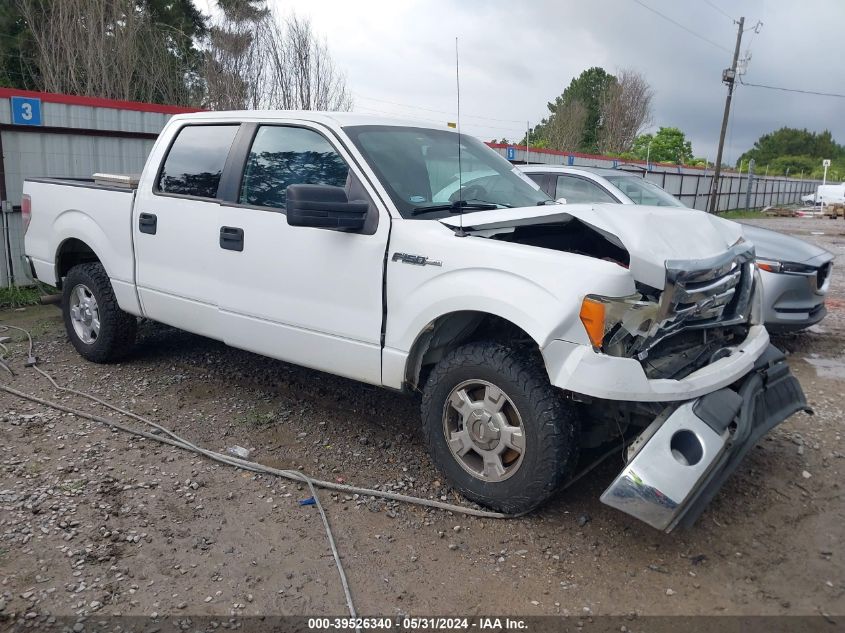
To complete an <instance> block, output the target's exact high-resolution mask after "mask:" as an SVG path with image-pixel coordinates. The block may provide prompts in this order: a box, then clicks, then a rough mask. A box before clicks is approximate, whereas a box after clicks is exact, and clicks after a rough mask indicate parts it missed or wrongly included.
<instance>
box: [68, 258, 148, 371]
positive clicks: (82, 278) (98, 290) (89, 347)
mask: <svg viewBox="0 0 845 633" xmlns="http://www.w3.org/2000/svg"><path fill="white" fill-rule="evenodd" d="M79 284H83V285H85V286H86V287H87V288H88V289H89V290H90V291H91V294H92V295H94V298H95V299H96V300H97V307H98V308H99V314H100V331H99V335H98V336H97V339H96V340H95V341H93V342H92V343H86V342H84V341H83V340H82V339H81V338H80V337H79V336H78V335H77V333H76V331H75V330H74V328H73V323H72V320H71V315H70V295H71V292H72V291H73V289H74V288H75V287H76V286H77V285H79ZM62 316H63V318H64V322H65V331H67V335H68V338H69V339H70V342H71V343H73V346H74V347H75V348H76V351H77V352H79V354H80V355H81V356H82V357H84V358H85V359H87V360H90V361H92V362H94V363H111V362H114V361H116V360H119V359H121V358H123V357H124V356H126V354H127V353H128V352H129V351H130V350H131V349H132V346H133V345H134V343H135V336H136V334H137V331H138V319H137V318H136V317H134V316H133V315H131V314H128V313H126V312H124V311H123V310H121V309H120V307H119V306H118V305H117V299H115V296H114V290H113V289H112V285H111V281H110V280H109V276H108V275H107V274H106V270H105V268H103V265H102V264H100V263H91V264H79V265H77V266H74V267H73V268H71V269H70V271H69V272H68V274H67V276H66V277H65V280H64V283H63V285H62Z"/></svg>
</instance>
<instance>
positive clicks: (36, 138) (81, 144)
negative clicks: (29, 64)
mask: <svg viewBox="0 0 845 633" xmlns="http://www.w3.org/2000/svg"><path fill="white" fill-rule="evenodd" d="M41 114H42V121H41V126H38V127H35V126H34V127H18V126H14V127H12V126H11V124H12V113H11V101H10V99H7V98H4V99H0V124H3V129H2V130H0V145H1V146H2V148H3V162H4V168H5V184H6V199H7V200H8V202H9V203H10V204H11V205H12V206H13V207H14V208H17V207H19V205H20V202H21V196H22V194H23V181H24V179H26V178H34V177H39V176H51V177H59V176H66V177H73V178H90V177H91V175H92V174H94V173H95V172H102V171H104V172H117V173H127V174H132V173H140V172H141V170H142V169H143V167H144V163H145V162H146V159H147V156H148V155H149V153H150V150H151V149H152V146H153V143H154V142H155V141H154V135H157V134H158V133H159V132H160V131H161V130H162V128H163V127H164V124H165V123H166V122H167V120H168V119H169V118H170V116H171V115H170V114H163V113H160V112H146V111H136V110H129V109H122V108H109V107H95V106H89V105H71V104H66V103H52V102H49V101H43V102H42V103H41ZM77 129H78V130H79V132H78V133H75V132H74V130H77ZM4 215H5V217H6V220H7V222H6V227H7V231H8V237H7V236H5V235H4V236H3V238H4V239H3V240H0V255H2V260H3V261H2V262H0V285H2V286H7V285H9V284H10V279H12V280H14V283H15V284H16V285H26V284H28V283H31V282H32V280H31V279H30V277H29V271H28V270H27V269H26V266H25V265H24V259H23V254H24V252H23V230H22V223H21V218H20V211H19V210H14V211H13V210H11V209H9V210H8V211H7V212H6V213H5V214H4ZM0 226H2V225H0ZM6 244H8V245H9V246H8V248H7V247H6ZM7 251H9V255H10V257H8V256H7ZM10 267H11V273H12V275H11V277H10V275H9V272H10V271H9V268H10Z"/></svg>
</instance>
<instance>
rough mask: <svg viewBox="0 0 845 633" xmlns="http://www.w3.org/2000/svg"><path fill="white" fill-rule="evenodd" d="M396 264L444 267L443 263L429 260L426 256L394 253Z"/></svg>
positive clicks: (393, 258)
mask: <svg viewBox="0 0 845 633" xmlns="http://www.w3.org/2000/svg"><path fill="white" fill-rule="evenodd" d="M391 259H392V260H393V261H394V262H402V263H403V264H413V265H414V266H442V265H443V262H439V261H436V260H434V259H429V258H428V257H426V256H425V255H408V254H407V253H393V257H392V258H391Z"/></svg>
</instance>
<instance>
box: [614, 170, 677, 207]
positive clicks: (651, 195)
mask: <svg viewBox="0 0 845 633" xmlns="http://www.w3.org/2000/svg"><path fill="white" fill-rule="evenodd" d="M605 178H606V179H607V180H608V181H609V182H610V184H612V185H613V186H615V187H616V188H617V189H619V190H620V191H621V192H622V193H624V194H625V195H626V196H628V197H629V198H630V199H631V202H633V203H634V204H648V205H651V206H655V207H686V205H685V204H684V203H682V202H681V201H680V200H678V199H677V198H675V197H674V196H673V195H672V194H670V193H669V192H667V191H666V190H664V189H661V188H660V187H658V186H657V185H655V184H654V183H653V182H649V181H648V180H646V179H645V178H640V177H638V176H605Z"/></svg>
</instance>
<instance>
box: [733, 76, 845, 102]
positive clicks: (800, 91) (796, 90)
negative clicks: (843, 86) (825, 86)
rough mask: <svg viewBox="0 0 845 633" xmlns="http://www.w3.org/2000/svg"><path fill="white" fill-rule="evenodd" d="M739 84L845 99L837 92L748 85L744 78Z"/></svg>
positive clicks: (755, 85) (740, 79)
mask: <svg viewBox="0 0 845 633" xmlns="http://www.w3.org/2000/svg"><path fill="white" fill-rule="evenodd" d="M739 83H741V84H742V85H743V86H751V87H752V88H766V89H767V90H781V91H783V92H798V93H800V94H805V95H816V96H818V97H836V98H839V99H845V94H839V93H836V92H817V91H815V90H799V89H798V88H783V87H781V86H766V85H764V84H750V83H746V82H744V81H743V80H742V77H740V78H739Z"/></svg>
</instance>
